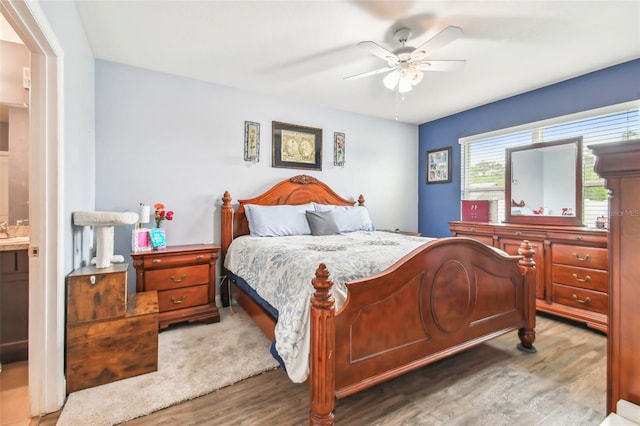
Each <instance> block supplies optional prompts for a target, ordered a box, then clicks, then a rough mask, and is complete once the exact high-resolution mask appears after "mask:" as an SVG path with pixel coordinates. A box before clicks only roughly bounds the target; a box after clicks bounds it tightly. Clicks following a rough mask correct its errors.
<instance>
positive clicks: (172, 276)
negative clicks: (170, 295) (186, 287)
mask: <svg viewBox="0 0 640 426" xmlns="http://www.w3.org/2000/svg"><path fill="white" fill-rule="evenodd" d="M185 278H187V274H182V276H181V277H180V278H176V277H175V276H174V275H171V281H173V282H174V283H181V282H182V281H184V279H185Z"/></svg>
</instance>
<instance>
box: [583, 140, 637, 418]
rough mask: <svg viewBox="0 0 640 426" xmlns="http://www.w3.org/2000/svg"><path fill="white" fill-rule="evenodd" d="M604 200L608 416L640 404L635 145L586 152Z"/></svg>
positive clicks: (598, 147)
mask: <svg viewBox="0 0 640 426" xmlns="http://www.w3.org/2000/svg"><path fill="white" fill-rule="evenodd" d="M589 148H590V149H591V150H592V151H593V154H594V155H595V156H596V163H595V166H594V169H595V171H596V173H598V174H599V175H600V176H602V177H603V178H605V179H606V186H607V188H608V189H609V190H610V199H609V273H610V278H609V311H610V322H609V339H608V340H607V346H608V351H607V412H611V411H614V410H615V409H616V403H617V402H618V401H619V400H620V399H624V400H627V401H629V402H632V403H634V404H640V357H639V356H638V348H639V347H640V315H638V305H640V264H639V263H638V241H640V139H635V140H629V141H625V142H618V143H611V144H603V145H593V146H589Z"/></svg>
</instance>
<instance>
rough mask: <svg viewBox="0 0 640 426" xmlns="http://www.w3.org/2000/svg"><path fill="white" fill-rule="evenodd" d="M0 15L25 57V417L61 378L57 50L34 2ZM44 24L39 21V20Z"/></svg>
mask: <svg viewBox="0 0 640 426" xmlns="http://www.w3.org/2000/svg"><path fill="white" fill-rule="evenodd" d="M0 13H1V14H2V15H3V16H4V18H5V19H6V20H7V22H8V23H9V25H11V27H12V28H13V30H14V31H15V32H16V33H17V34H18V36H19V37H20V38H21V39H22V41H23V42H24V44H25V46H27V48H28V49H29V52H30V56H31V89H30V95H31V102H30V114H29V123H30V124H29V135H30V136H29V146H30V154H29V224H30V244H29V249H28V252H29V360H28V386H29V391H28V392H29V404H30V413H31V416H37V415H39V414H44V413H49V412H53V411H57V410H58V409H60V407H62V404H63V402H64V398H65V384H64V349H63V348H64V271H63V269H64V268H63V266H62V265H61V264H60V263H61V262H60V260H61V259H63V256H62V253H63V250H64V241H63V239H62V238H58V235H61V231H62V229H64V228H63V224H62V223H61V221H60V217H61V214H60V210H59V209H60V208H61V207H62V205H61V203H60V202H59V200H60V193H61V187H60V186H59V182H60V181H61V171H60V170H59V167H58V166H59V160H58V158H59V153H60V149H61V145H60V143H61V140H60V138H59V136H58V135H59V133H61V129H62V125H61V121H60V120H61V111H58V96H59V92H58V90H59V88H61V87H62V86H61V82H62V73H61V71H60V70H61V69H62V68H61V59H59V58H61V56H62V55H61V52H62V49H61V48H60V47H59V45H58V43H57V41H56V38H55V36H54V35H53V33H52V30H51V29H50V27H48V25H46V23H47V19H46V17H45V15H44V12H43V11H42V9H41V8H40V6H39V5H38V4H37V3H34V2H1V3H0ZM43 23H44V25H43Z"/></svg>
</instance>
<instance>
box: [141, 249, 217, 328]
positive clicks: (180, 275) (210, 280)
mask: <svg viewBox="0 0 640 426" xmlns="http://www.w3.org/2000/svg"><path fill="white" fill-rule="evenodd" d="M219 252H220V246H217V245H213V244H191V245H177V246H167V247H166V248H165V249H163V250H154V251H149V252H137V253H131V257H132V258H133V266H134V268H135V270H136V290H137V292H144V291H150V290H156V291H157V292H158V304H159V309H160V315H159V317H160V320H159V327H160V328H161V329H162V328H166V327H168V326H169V325H171V324H174V323H178V322H183V321H189V322H193V321H202V322H205V323H212V322H218V321H220V313H219V312H218V307H217V306H216V293H215V291H216V286H215V282H216V261H217V260H218V255H219Z"/></svg>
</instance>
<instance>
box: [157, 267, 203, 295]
mask: <svg viewBox="0 0 640 426" xmlns="http://www.w3.org/2000/svg"><path fill="white" fill-rule="evenodd" d="M146 279H147V286H146V289H147V291H149V290H168V289H172V288H179V287H191V286H193V285H198V284H207V283H208V282H209V265H206V264H205V265H196V266H184V267H182V268H166V269H155V270H152V271H148V272H147V277H146Z"/></svg>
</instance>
